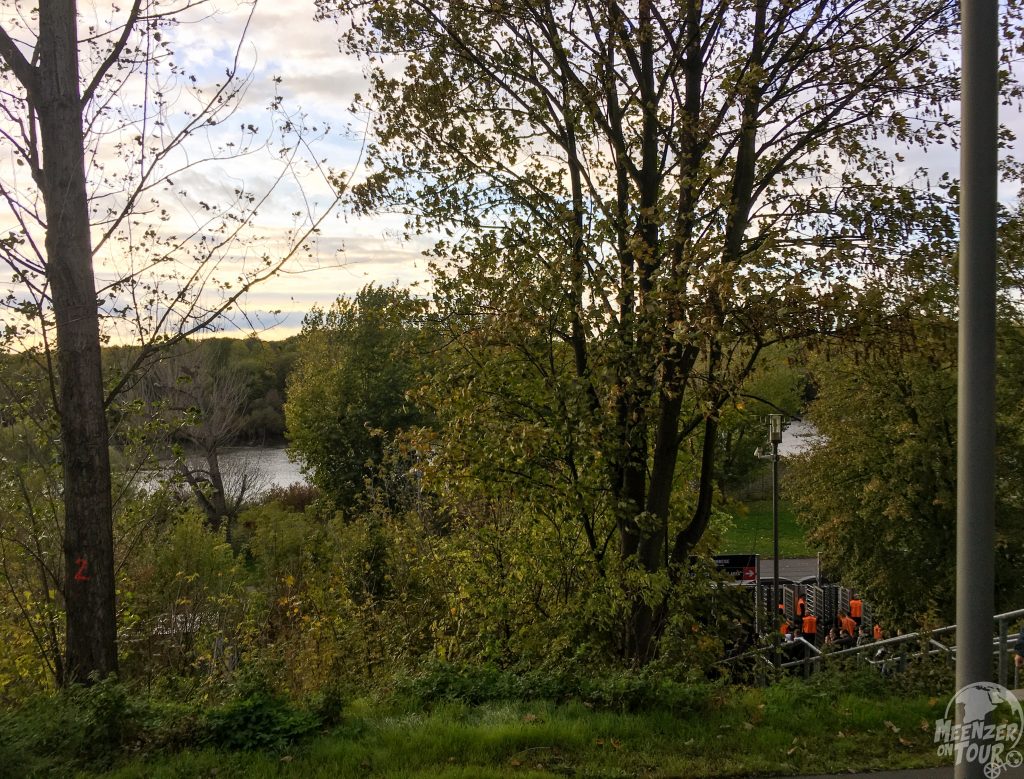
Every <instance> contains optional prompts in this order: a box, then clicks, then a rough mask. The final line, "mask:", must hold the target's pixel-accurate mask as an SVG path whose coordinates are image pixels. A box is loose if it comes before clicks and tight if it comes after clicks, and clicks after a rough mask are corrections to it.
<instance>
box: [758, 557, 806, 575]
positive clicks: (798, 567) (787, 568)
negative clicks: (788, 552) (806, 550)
mask: <svg viewBox="0 0 1024 779" xmlns="http://www.w3.org/2000/svg"><path fill="white" fill-rule="evenodd" d="M773 562H774V558H771V557H762V558H761V565H760V566H759V568H760V573H761V578H762V579H771V578H772V563H773ZM817 574H818V558H817V557H780V558H779V578H780V579H792V580H793V581H799V580H800V579H803V578H804V577H805V576H817Z"/></svg>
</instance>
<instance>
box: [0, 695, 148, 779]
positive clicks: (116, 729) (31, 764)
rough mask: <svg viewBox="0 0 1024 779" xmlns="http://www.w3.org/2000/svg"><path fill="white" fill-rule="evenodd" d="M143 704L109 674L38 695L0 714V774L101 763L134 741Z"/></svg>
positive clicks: (139, 730)
mask: <svg viewBox="0 0 1024 779" xmlns="http://www.w3.org/2000/svg"><path fill="white" fill-rule="evenodd" d="M144 708H145V707H144V706H143V705H142V704H140V702H139V701H137V700H135V699H133V698H132V697H131V696H130V695H129V693H128V690H127V689H126V688H125V687H124V685H122V684H120V683H118V682H117V681H115V680H114V679H113V678H109V679H106V680H103V681H101V682H97V683H96V684H94V685H92V686H90V687H81V686H72V687H70V688H68V689H67V690H64V691H62V692H60V693H58V694H56V695H52V696H42V695H40V696H37V697H34V698H32V699H30V700H28V701H27V702H26V703H25V704H24V705H22V706H20V707H18V708H17V709H14V710H11V711H4V712H0V776H5V777H6V776H10V777H22V776H34V775H39V774H61V773H70V771H71V769H72V768H74V767H83V766H91V767H97V768H100V767H105V766H107V765H109V763H110V762H111V761H112V756H113V755H116V754H117V753H118V752H119V751H121V750H122V749H123V748H124V747H125V746H126V745H128V744H131V743H134V742H136V741H138V740H139V738H140V736H141V734H142V732H143V730H144V729H145V727H146V722H147V720H148V717H146V716H145V711H144Z"/></svg>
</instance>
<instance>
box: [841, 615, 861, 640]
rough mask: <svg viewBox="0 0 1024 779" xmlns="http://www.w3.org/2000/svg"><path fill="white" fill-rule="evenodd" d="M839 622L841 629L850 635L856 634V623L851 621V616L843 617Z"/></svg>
mask: <svg viewBox="0 0 1024 779" xmlns="http://www.w3.org/2000/svg"><path fill="white" fill-rule="evenodd" d="M839 622H840V624H841V625H842V628H843V630H845V631H846V632H847V633H849V634H850V635H851V636H856V635H857V623H856V622H854V621H853V618H852V617H843V618H842V619H841V620H839Z"/></svg>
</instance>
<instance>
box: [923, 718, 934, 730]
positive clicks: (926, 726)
mask: <svg viewBox="0 0 1024 779" xmlns="http://www.w3.org/2000/svg"><path fill="white" fill-rule="evenodd" d="M921 730H923V731H924V732H925V733H931V732H932V723H930V722H929V721H928V720H926V719H923V720H921Z"/></svg>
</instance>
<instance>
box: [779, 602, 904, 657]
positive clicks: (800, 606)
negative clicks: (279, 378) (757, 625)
mask: <svg viewBox="0 0 1024 779" xmlns="http://www.w3.org/2000/svg"><path fill="white" fill-rule="evenodd" d="M778 608H779V615H780V618H781V625H780V627H779V632H780V633H782V635H783V636H784V637H785V641H786V643H791V642H794V641H796V640H797V639H798V638H802V639H804V640H805V641H808V642H809V643H811V644H814V645H815V646H817V645H818V633H819V628H824V626H819V625H818V618H817V617H816V616H814V615H813V614H809V613H808V612H807V600H806V599H805V598H804V596H803V595H800V596H798V598H797V601H796V608H795V612H796V618H795V619H794V620H793V622H792V624H791V623H790V621H789V620H788V619H787V618H786V616H785V608H784V606H783V604H781V603H780V604H779V606H778ZM863 622H864V603H863V601H861V599H860V598H858V597H856V595H855V596H853V597H851V598H850V607H849V610H848V611H846V610H841V611H840V612H839V616H838V617H837V618H836V621H835V624H833V625H830V626H828V631H827V632H825V638H824V641H823V644H824V646H825V647H829V648H830V649H849V648H850V647H854V646H863V645H864V644H870V643H872V642H874V641H880V640H881V639H882V638H883V636H884V634H883V631H882V627H881V625H878V624H875V625H874V626H873V627H871V628H870V630H869V627H868V625H865V624H863Z"/></svg>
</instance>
